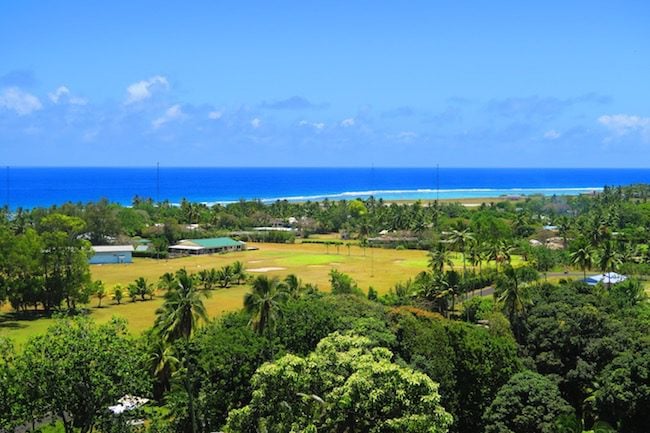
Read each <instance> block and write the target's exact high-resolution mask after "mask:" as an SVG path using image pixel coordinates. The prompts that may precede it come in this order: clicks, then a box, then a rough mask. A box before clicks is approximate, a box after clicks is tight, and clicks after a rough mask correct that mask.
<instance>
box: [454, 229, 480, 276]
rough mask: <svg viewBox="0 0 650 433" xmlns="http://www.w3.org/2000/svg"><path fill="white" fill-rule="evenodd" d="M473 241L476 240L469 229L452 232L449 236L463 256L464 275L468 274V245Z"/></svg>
mask: <svg viewBox="0 0 650 433" xmlns="http://www.w3.org/2000/svg"><path fill="white" fill-rule="evenodd" d="M473 240H474V234H473V233H471V232H470V230H469V228H464V229H460V230H452V231H451V235H450V236H449V241H450V242H451V243H452V245H454V246H455V247H456V248H457V249H458V251H460V253H461V254H462V255H463V275H465V274H466V273H467V268H466V263H465V254H466V253H467V245H468V244H469V243H470V242H471V241H473Z"/></svg>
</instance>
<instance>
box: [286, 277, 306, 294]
mask: <svg viewBox="0 0 650 433" xmlns="http://www.w3.org/2000/svg"><path fill="white" fill-rule="evenodd" d="M284 286H285V289H286V291H287V293H288V294H289V296H291V297H292V298H293V299H298V298H300V296H302V293H303V292H304V287H303V285H302V281H301V280H300V278H298V277H297V276H296V275H295V274H289V275H287V276H286V277H285V278H284Z"/></svg>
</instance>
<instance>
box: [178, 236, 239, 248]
mask: <svg viewBox="0 0 650 433" xmlns="http://www.w3.org/2000/svg"><path fill="white" fill-rule="evenodd" d="M240 245H243V242H240V241H236V240H234V239H231V238H225V237H224V238H207V239H187V240H184V241H181V242H180V243H179V244H178V245H174V246H173V248H178V247H179V246H184V247H188V246H197V247H201V248H226V247H238V246H240Z"/></svg>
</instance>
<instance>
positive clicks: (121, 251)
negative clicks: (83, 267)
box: [89, 245, 133, 265]
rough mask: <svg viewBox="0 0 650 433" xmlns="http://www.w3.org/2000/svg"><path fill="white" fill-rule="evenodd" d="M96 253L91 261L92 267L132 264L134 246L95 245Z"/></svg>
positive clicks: (94, 250)
mask: <svg viewBox="0 0 650 433" xmlns="http://www.w3.org/2000/svg"><path fill="white" fill-rule="evenodd" d="M92 248H93V252H94V253H95V254H94V255H93V256H92V257H91V258H90V260H89V263H90V264H91V265H105V264H114V263H132V262H133V257H132V256H133V245H94V246H93V247H92Z"/></svg>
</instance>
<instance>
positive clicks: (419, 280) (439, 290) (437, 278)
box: [413, 271, 451, 316]
mask: <svg viewBox="0 0 650 433" xmlns="http://www.w3.org/2000/svg"><path fill="white" fill-rule="evenodd" d="M413 284H414V286H415V287H416V294H417V295H418V296H420V297H421V298H423V299H424V300H425V301H426V302H427V303H428V304H429V305H430V306H429V308H430V309H432V310H436V311H437V312H438V313H440V314H443V315H445V316H447V314H448V313H449V295H450V293H451V292H450V291H449V283H448V282H447V279H446V278H445V274H443V273H437V274H432V273H431V272H425V271H422V272H420V273H419V274H418V275H416V277H415V281H414V283H413Z"/></svg>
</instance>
